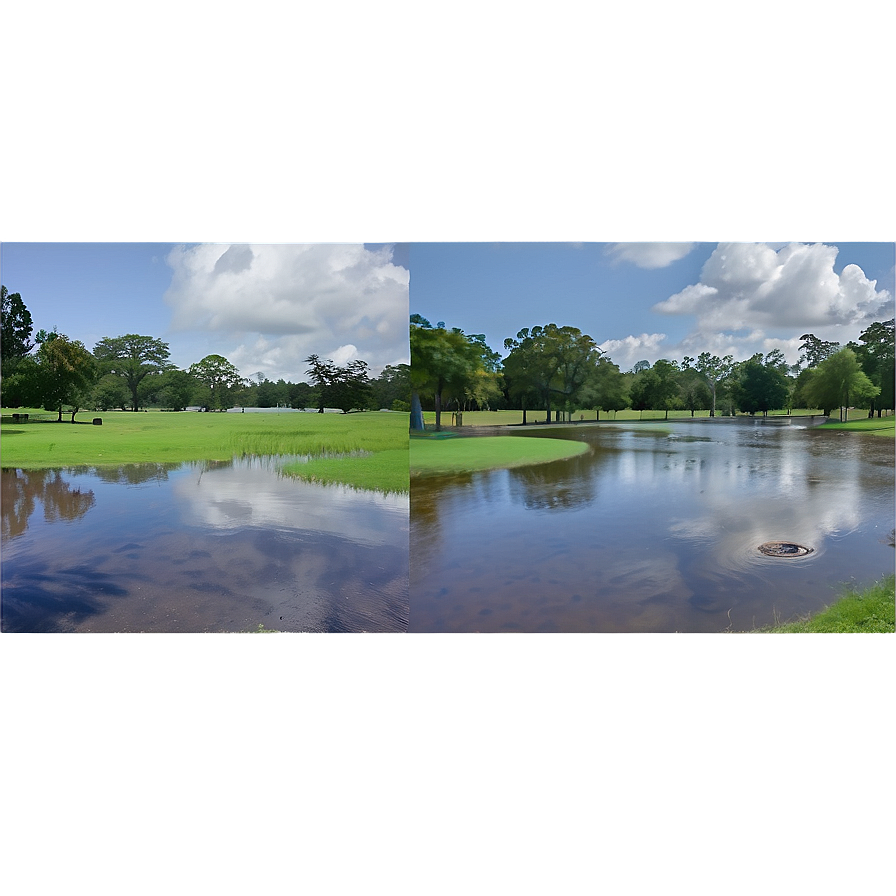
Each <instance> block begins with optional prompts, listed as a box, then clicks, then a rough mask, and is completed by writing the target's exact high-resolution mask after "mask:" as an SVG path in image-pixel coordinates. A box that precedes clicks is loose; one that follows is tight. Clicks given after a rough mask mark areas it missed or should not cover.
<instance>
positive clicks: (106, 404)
mask: <svg viewBox="0 0 896 896" xmlns="http://www.w3.org/2000/svg"><path fill="white" fill-rule="evenodd" d="M92 399H93V400H92V404H93V407H95V408H97V409H98V410H101V411H108V410H111V409H112V408H120V409H121V410H123V411H124V410H127V403H128V388H127V386H126V385H125V382H124V380H123V379H122V378H121V377H118V376H116V375H115V374H114V373H107V374H104V375H103V376H101V377H100V378H99V379H98V380H97V381H96V384H95V385H94V387H93V393H92Z"/></svg>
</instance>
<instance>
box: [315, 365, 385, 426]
mask: <svg viewBox="0 0 896 896" xmlns="http://www.w3.org/2000/svg"><path fill="white" fill-rule="evenodd" d="M305 362H306V363H307V364H310V365H311V367H310V369H309V370H308V374H309V376H310V377H311V381H312V382H313V383H314V385H315V386H317V392H318V409H317V410H318V413H319V414H322V413H323V412H324V407H331V408H339V409H340V410H341V411H342V413H343V414H347V413H348V412H349V411H350V410H353V409H355V408H357V409H359V410H365V409H367V408H368V407H369V406H370V402H371V401H372V398H373V393H372V390H371V388H370V381H369V377H368V374H367V371H368V369H369V368H368V365H367V362H366V361H361V360H357V361H352V362H351V363H349V364H347V365H346V366H345V367H340V366H338V365H337V364H335V363H334V362H333V361H330V360H321V358H320V357H318V356H317V355H309V356H308V357H307V358H306V359H305Z"/></svg>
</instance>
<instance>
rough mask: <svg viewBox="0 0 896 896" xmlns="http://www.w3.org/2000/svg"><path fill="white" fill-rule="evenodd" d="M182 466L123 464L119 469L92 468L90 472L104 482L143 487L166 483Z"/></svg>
mask: <svg viewBox="0 0 896 896" xmlns="http://www.w3.org/2000/svg"><path fill="white" fill-rule="evenodd" d="M180 466H181V464H153V463H145V464H122V465H121V466H119V467H92V468H91V470H90V472H91V473H92V474H93V475H94V476H96V478H97V479H100V480H102V481H103V482H111V483H117V484H120V485H142V484H143V483H144V482H150V481H151V480H153V481H156V482H165V481H166V480H167V479H168V473H169V471H170V470H176V469H177V468H178V467H180Z"/></svg>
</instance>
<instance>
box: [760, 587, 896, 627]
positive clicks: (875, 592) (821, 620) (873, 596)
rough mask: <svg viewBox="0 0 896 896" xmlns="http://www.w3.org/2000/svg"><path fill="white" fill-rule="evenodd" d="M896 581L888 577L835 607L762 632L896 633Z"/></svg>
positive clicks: (853, 593) (854, 593)
mask: <svg viewBox="0 0 896 896" xmlns="http://www.w3.org/2000/svg"><path fill="white" fill-rule="evenodd" d="M894 580H896V577H894V576H887V577H886V578H885V579H883V580H882V581H880V582H878V583H877V584H876V585H872V586H871V587H870V588H866V589H865V590H864V591H858V592H856V591H849V592H847V593H846V594H845V595H844V596H843V597H841V598H840V600H838V601H837V602H836V603H834V604H832V605H831V606H830V607H827V608H826V609H825V610H822V611H821V612H820V613H816V614H815V615H814V616H810V617H809V618H808V619H801V620H798V621H796V622H788V623H785V624H784V625H778V626H775V627H774V628H767V629H761V630H760V631H762V632H767V633H771V634H778V633H792V632H797V633H808V632H818V633H822V632H843V633H845V632H888V633H891V634H892V633H893V632H894V631H896V599H894Z"/></svg>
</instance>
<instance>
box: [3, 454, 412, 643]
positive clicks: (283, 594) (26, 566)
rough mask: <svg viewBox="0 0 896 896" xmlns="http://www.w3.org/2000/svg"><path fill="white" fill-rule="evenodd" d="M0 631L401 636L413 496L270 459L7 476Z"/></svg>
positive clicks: (404, 626)
mask: <svg viewBox="0 0 896 896" xmlns="http://www.w3.org/2000/svg"><path fill="white" fill-rule="evenodd" d="M2 526H3V528H2V540H3V553H2V564H0V574H2V598H0V619H2V630H3V631H4V632H73V631H78V632H130V631H145V632H222V631H237V632H239V631H256V630H258V627H259V625H261V626H263V627H264V628H265V629H275V630H278V631H292V632H298V631H301V632H324V631H326V632H347V631H371V632H373V631H376V632H384V631H388V632H402V631H407V625H408V498H407V496H406V495H404V496H395V495H383V494H380V493H376V492H368V491H358V490H353V489H350V488H347V487H343V486H324V485H316V484H312V483H307V482H302V481H300V480H297V479H294V478H290V477H287V476H281V475H279V474H278V472H277V466H276V463H275V462H274V461H273V460H271V459H269V458H267V459H265V458H255V459H253V460H243V461H236V460H235V461H228V462H223V463H219V462H214V463H208V462H206V463H192V464H179V465H162V464H136V465H124V466H121V467H115V468H111V467H110V468H101V467H97V468H89V469H87V468H73V469H66V470H15V469H4V470H3V471H2Z"/></svg>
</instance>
